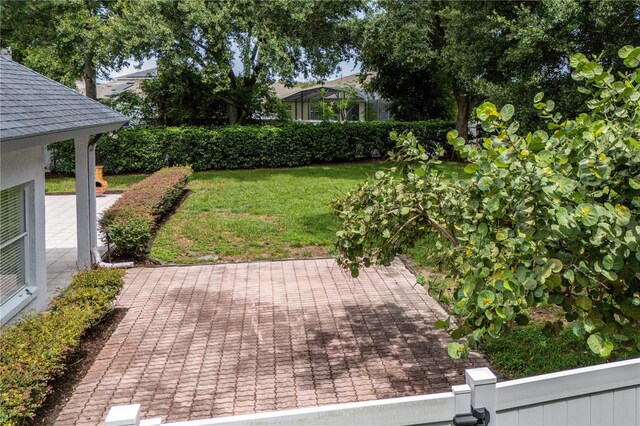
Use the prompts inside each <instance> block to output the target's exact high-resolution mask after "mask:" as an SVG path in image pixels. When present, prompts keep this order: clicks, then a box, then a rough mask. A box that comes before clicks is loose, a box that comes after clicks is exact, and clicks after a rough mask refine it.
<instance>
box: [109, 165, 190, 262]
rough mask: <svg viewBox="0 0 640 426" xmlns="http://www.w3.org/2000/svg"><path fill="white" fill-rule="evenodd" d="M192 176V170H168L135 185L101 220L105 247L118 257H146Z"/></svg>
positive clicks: (174, 168) (185, 168)
mask: <svg viewBox="0 0 640 426" xmlns="http://www.w3.org/2000/svg"><path fill="white" fill-rule="evenodd" d="M190 176H191V168H190V167H168V168H164V169H162V170H160V171H158V172H156V173H154V174H152V175H151V176H149V177H148V178H146V179H144V180H143V181H141V182H138V183H136V184H134V185H132V186H131V188H130V191H127V192H126V193H125V194H124V195H122V196H121V197H120V198H118V200H117V201H116V202H115V204H113V205H112V206H111V207H109V208H108V209H107V210H106V211H105V212H104V213H103V215H102V217H101V218H100V220H99V223H100V229H101V231H102V233H103V235H104V236H105V243H107V244H115V245H116V254H117V255H119V256H123V257H131V258H140V257H143V256H144V255H145V254H146V253H147V251H148V249H149V242H150V241H151V238H152V237H153V234H154V232H155V230H156V226H157V225H158V223H159V221H160V220H161V219H162V218H163V217H164V216H165V215H166V214H167V213H168V212H170V211H171V209H173V207H174V206H175V205H176V203H177V202H178V201H179V200H180V198H181V197H182V195H183V194H184V190H185V188H186V186H187V182H188V181H189V177H190Z"/></svg>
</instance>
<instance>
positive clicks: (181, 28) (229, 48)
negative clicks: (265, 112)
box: [122, 0, 362, 124]
mask: <svg viewBox="0 0 640 426" xmlns="http://www.w3.org/2000/svg"><path fill="white" fill-rule="evenodd" d="M361 6H362V3H361V2H360V1H355V2H316V1H313V2H310V1H304V2H303V1H295V0H271V1H254V0H219V1H207V0H179V1H176V2H164V1H161V0H144V1H142V0H140V1H134V0H131V1H129V2H128V3H127V6H126V8H127V12H128V13H127V16H126V18H125V21H123V22H122V24H123V25H122V27H123V29H124V30H125V31H130V32H131V37H126V38H127V39H128V40H132V41H134V42H136V43H137V42H141V43H140V44H139V46H143V48H144V49H145V50H146V51H147V52H149V53H150V54H153V55H156V56H158V57H159V58H161V59H162V60H163V61H164V62H163V63H164V64H176V65H178V64H179V65H180V66H181V67H184V66H191V67H193V68H194V69H197V70H198V71H199V72H201V73H202V74H203V76H204V81H205V82H206V83H208V84H210V85H211V87H212V91H213V92H214V93H215V94H216V96H218V97H219V98H220V99H222V100H223V101H224V102H226V104H227V105H228V110H229V122H230V123H231V124H241V123H244V122H246V121H247V120H248V119H250V118H251V117H252V115H254V113H255V112H256V111H259V110H260V108H261V106H262V103H263V100H264V97H265V95H268V87H269V86H270V84H271V83H272V82H273V81H275V79H276V78H280V79H282V80H284V81H285V82H289V83H293V81H294V79H295V77H296V76H297V75H299V74H303V75H305V76H309V75H316V76H320V77H323V76H326V75H328V74H330V73H331V72H332V71H334V70H335V69H336V67H337V66H338V64H339V62H340V61H341V60H343V59H344V58H345V57H348V56H349V53H350V52H349V51H348V48H347V43H346V41H347V37H348V35H349V31H348V28H347V25H346V23H347V21H348V19H349V18H350V17H351V16H353V15H354V13H356V11H357V10H359V8H360V7H361ZM134 23H135V25H134Z"/></svg>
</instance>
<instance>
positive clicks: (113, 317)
mask: <svg viewBox="0 0 640 426" xmlns="http://www.w3.org/2000/svg"><path fill="white" fill-rule="evenodd" d="M126 313H127V309H124V308H116V309H114V310H112V311H111V312H109V313H108V314H107V315H105V316H104V318H103V319H102V320H101V321H100V322H99V323H97V324H96V325H94V326H93V327H91V328H90V329H89V330H87V332H86V333H85V335H84V337H83V338H82V340H80V344H79V345H78V348H77V349H76V351H75V352H74V353H73V354H71V355H70V356H69V359H68V360H67V366H66V369H65V372H64V373H63V374H62V376H60V377H58V378H57V379H55V380H53V381H52V382H51V388H52V389H53V391H52V392H51V393H50V394H49V396H48V397H47V399H46V400H45V401H44V404H42V406H41V407H40V408H39V409H38V411H37V412H36V417H35V419H34V420H32V421H30V422H29V424H31V425H52V424H54V423H55V420H56V417H58V414H60V412H61V411H62V409H63V408H64V406H65V405H66V403H67V401H68V400H69V398H70V397H71V395H72V394H73V391H74V390H75V388H76V386H77V385H78V384H80V382H81V381H82V378H83V377H84V376H85V375H86V374H87V372H88V371H89V368H91V365H92V364H93V362H94V361H95V359H96V358H97V356H98V354H99V353H100V351H101V350H102V348H103V346H104V345H105V343H106V342H107V340H108V339H109V337H110V336H111V334H112V333H113V332H114V330H115V329H116V327H118V324H119V323H120V321H121V320H122V318H124V316H125V314H126Z"/></svg>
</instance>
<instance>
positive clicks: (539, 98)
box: [533, 92, 544, 103]
mask: <svg viewBox="0 0 640 426" xmlns="http://www.w3.org/2000/svg"><path fill="white" fill-rule="evenodd" d="M542 98H544V92H538V93H536V95H535V96H534V97H533V102H535V103H538V102H540V101H542Z"/></svg>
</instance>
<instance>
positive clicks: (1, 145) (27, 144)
mask: <svg viewBox="0 0 640 426" xmlns="http://www.w3.org/2000/svg"><path fill="white" fill-rule="evenodd" d="M128 122H129V120H122V121H113V122H109V123H104V124H99V125H92V126H84V127H76V128H73V129H65V130H57V131H50V132H44V133H38V134H32V135H25V136H15V137H9V138H0V152H3V153H4V152H11V151H18V150H21V149H27V148H33V147H36V146H44V145H49V144H52V143H56V142H61V141H66V140H69V139H76V138H79V137H82V136H90V135H97V134H100V133H106V132H112V131H114V130H118V129H119V128H120V127H122V126H124V125H125V124H126V123H128Z"/></svg>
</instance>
